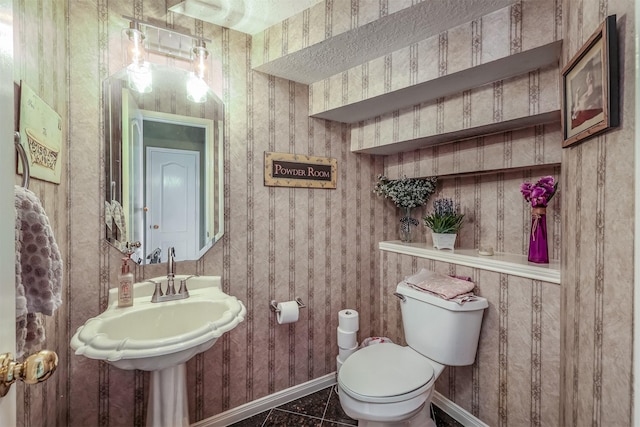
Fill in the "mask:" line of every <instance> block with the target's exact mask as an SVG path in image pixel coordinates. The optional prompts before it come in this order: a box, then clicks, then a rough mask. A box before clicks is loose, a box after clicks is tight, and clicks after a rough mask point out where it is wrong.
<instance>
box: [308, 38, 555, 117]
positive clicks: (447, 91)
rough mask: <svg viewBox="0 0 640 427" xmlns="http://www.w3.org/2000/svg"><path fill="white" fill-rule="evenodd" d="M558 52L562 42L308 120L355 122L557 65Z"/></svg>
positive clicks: (334, 109) (356, 103)
mask: <svg viewBox="0 0 640 427" xmlns="http://www.w3.org/2000/svg"><path fill="white" fill-rule="evenodd" d="M561 50H562V41H561V40H558V41H555V42H552V43H549V44H546V45H543V46H539V47H536V48H533V49H530V50H527V51H525V52H521V53H517V54H514V55H510V56H507V57H504V58H500V59H497V60H495V61H491V62H487V63H485V64H481V65H478V66H475V67H471V68H467V69H465V70H462V71H459V72H457V73H453V74H448V75H445V76H442V77H438V78H435V79H432V80H428V81H425V82H423V83H419V84H415V85H411V86H408V87H404V88H401V89H398V90H395V91H391V92H387V93H385V94H382V95H379V96H375V97H372V98H367V99H363V100H361V101H357V102H352V103H348V104H345V105H342V106H338V107H335V108H330V109H327V110H325V111H320V112H317V113H313V114H311V117H316V118H321V119H327V120H333V121H338V122H343V123H356V122H359V121H362V120H366V119H370V118H373V117H376V116H380V115H383V114H386V113H390V112H392V111H395V110H399V109H403V108H406V107H410V106H413V105H417V104H421V103H425V102H429V101H433V100H435V99H438V98H441V97H444V96H448V95H451V94H455V93H460V92H464V91H465V90H469V89H474V88H477V87H480V86H483V85H485V84H488V83H491V82H495V81H498V80H503V79H507V78H510V77H514V76H518V75H521V74H524V73H526V72H529V71H533V70H536V69H540V68H545V67H548V66H551V65H553V64H558V61H559V58H560V52H561Z"/></svg>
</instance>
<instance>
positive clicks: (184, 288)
mask: <svg viewBox="0 0 640 427" xmlns="http://www.w3.org/2000/svg"><path fill="white" fill-rule="evenodd" d="M187 279H188V278H187ZM187 279H181V280H180V289H179V290H178V294H180V295H184V296H185V297H189V290H188V289H187Z"/></svg>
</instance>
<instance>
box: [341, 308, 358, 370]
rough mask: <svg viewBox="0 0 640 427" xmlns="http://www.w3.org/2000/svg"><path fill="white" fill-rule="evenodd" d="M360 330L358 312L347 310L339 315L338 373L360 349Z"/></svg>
mask: <svg viewBox="0 0 640 427" xmlns="http://www.w3.org/2000/svg"><path fill="white" fill-rule="evenodd" d="M358 329H360V324H359V318H358V312H357V311H355V310H352V309H350V308H347V309H345V310H341V311H340V312H339V313H338V355H337V356H336V365H337V370H338V372H339V371H340V368H341V367H342V364H343V363H344V362H345V360H347V358H348V357H349V356H351V355H352V354H353V353H354V352H355V351H356V350H357V349H358V337H357V333H358Z"/></svg>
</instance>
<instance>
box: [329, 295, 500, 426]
mask: <svg viewBox="0 0 640 427" xmlns="http://www.w3.org/2000/svg"><path fill="white" fill-rule="evenodd" d="M395 295H396V296H397V297H398V298H400V300H401V301H400V307H401V314H402V324H403V326H404V335H405V340H406V342H407V346H400V345H397V344H393V343H387V344H377V345H372V346H369V347H365V348H362V349H360V350H358V351H356V352H355V353H353V354H352V355H351V356H350V357H349V358H348V359H347V360H346V361H345V362H344V364H343V365H342V367H341V368H340V370H339V371H338V393H339V398H340V404H341V406H342V409H343V410H344V412H345V413H346V414H347V415H348V416H350V417H351V418H353V419H355V420H358V425H359V426H365V427H396V426H398V427H399V426H406V427H410V426H411V427H414V426H415V427H418V426H419V427H426V426H430V427H431V426H432V427H435V425H436V424H435V422H434V421H433V419H432V418H431V416H430V414H429V408H430V404H431V396H432V394H433V389H434V384H435V382H436V379H437V378H438V376H439V375H440V374H441V373H442V371H443V370H444V367H445V366H465V365H471V364H472V363H473V361H474V360H475V357H476V350H477V348H478V339H479V337H480V326H481V324H482V316H483V314H484V309H485V308H487V307H488V305H489V304H488V303H487V300H486V299H485V298H481V297H477V299H476V300H474V301H467V302H465V303H464V304H458V303H456V302H453V301H447V300H445V299H442V298H440V297H437V296H434V295H431V294H429V293H426V292H422V291H419V290H417V289H414V288H411V287H410V286H408V285H407V284H405V283H404V282H401V283H399V284H398V287H397V289H396V294H395Z"/></svg>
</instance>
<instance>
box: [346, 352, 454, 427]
mask: <svg viewBox="0 0 640 427" xmlns="http://www.w3.org/2000/svg"><path fill="white" fill-rule="evenodd" d="M443 369H444V366H443V365H440V364H439V363H436V362H433V361H430V360H429V359H427V358H426V357H424V356H423V355H421V354H419V353H418V352H416V351H415V350H413V349H412V348H410V347H403V346H399V345H397V344H392V343H388V344H381V345H375V346H370V347H366V348H363V349H361V350H358V351H357V352H355V353H354V354H353V355H351V357H349V359H348V360H346V361H345V362H344V364H343V366H342V368H341V369H340V372H339V373H338V396H339V399H340V404H341V406H342V409H343V410H344V412H345V413H346V414H347V415H349V416H350V417H351V418H353V419H356V420H358V421H359V423H358V425H359V426H368V427H373V426H407V427H408V426H416V427H417V426H420V427H425V426H435V424H434V423H433V420H431V418H430V416H429V404H430V402H431V395H432V393H433V385H434V383H435V380H436V378H437V377H438V375H439V374H440V372H442V370H443Z"/></svg>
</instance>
